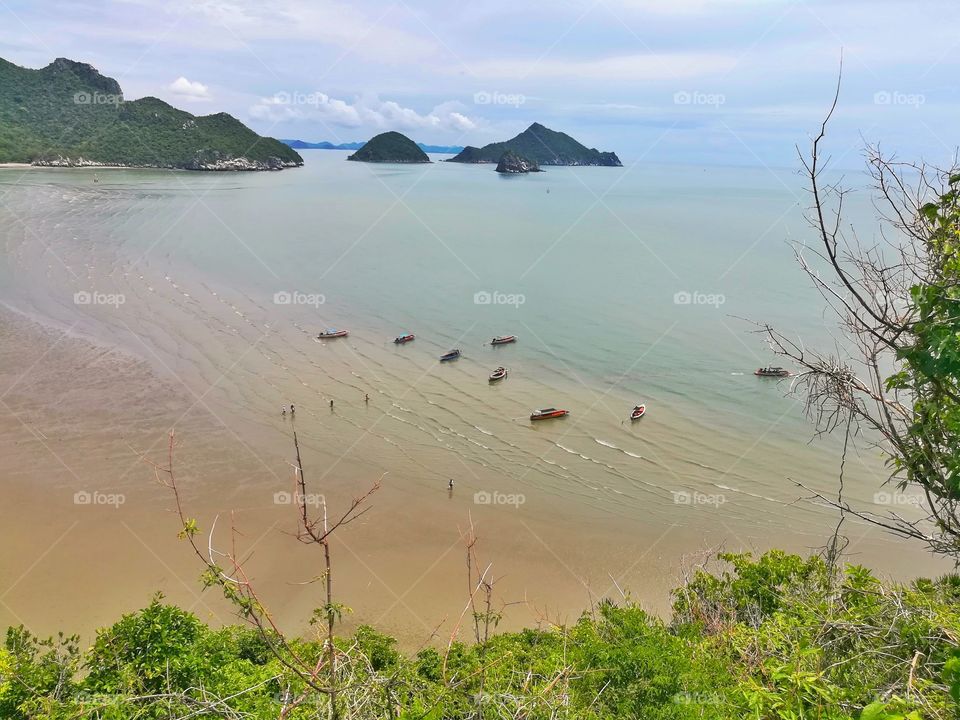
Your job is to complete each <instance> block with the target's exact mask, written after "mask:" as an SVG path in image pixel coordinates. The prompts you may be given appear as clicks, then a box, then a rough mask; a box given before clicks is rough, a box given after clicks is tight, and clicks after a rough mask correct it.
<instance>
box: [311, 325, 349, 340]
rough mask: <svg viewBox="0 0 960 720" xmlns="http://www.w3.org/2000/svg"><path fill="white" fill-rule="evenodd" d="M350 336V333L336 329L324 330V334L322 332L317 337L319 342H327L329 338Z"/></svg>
mask: <svg viewBox="0 0 960 720" xmlns="http://www.w3.org/2000/svg"><path fill="white" fill-rule="evenodd" d="M349 334H350V333H349V332H348V331H346V330H337V329H336V328H329V329H327V330H323V331H322V332H320V333H319V334H318V335H317V340H327V339H329V338H339V337H346V336H347V335H349Z"/></svg>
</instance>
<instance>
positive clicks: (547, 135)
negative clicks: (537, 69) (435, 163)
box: [448, 123, 623, 167]
mask: <svg viewBox="0 0 960 720" xmlns="http://www.w3.org/2000/svg"><path fill="white" fill-rule="evenodd" d="M508 150H509V151H512V152H513V153H515V154H516V155H519V156H520V157H522V158H525V159H526V160H527V161H530V162H534V163H537V164H539V165H601V166H605V167H623V163H621V162H620V158H618V157H617V155H616V153H612V152H601V151H599V150H596V149H595V148H588V147H586V146H585V145H583V144H581V143H579V142H577V141H576V140H574V139H573V138H572V137H570V136H569V135H567V134H566V133H562V132H557V131H556V130H551V129H550V128H548V127H544V126H543V125H541V124H540V123H533V125H531V126H530V127H528V128H527V129H526V130H524V131H523V132H522V133H520V134H519V135H517V136H516V137H515V138H512V139H511V140H507V141H505V142H498V143H490V144H489V145H484V146H483V147H482V148H477V147H472V146H469V145H468V146H467V147H465V148H464V149H463V152H461V153H460V154H459V155H457V156H456V157H453V158H451V159H450V160H449V161H448V162H462V163H498V162H499V161H500V159H501V158H502V157H503V154H504V153H505V152H507V151H508Z"/></svg>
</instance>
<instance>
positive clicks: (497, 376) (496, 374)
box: [490, 367, 507, 382]
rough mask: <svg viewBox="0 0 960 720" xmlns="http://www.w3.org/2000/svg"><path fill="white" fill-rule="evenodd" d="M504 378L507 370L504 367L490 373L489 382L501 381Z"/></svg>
mask: <svg viewBox="0 0 960 720" xmlns="http://www.w3.org/2000/svg"><path fill="white" fill-rule="evenodd" d="M506 376H507V369H506V368H505V367H498V368H497V369H496V370H494V371H493V372H492V373H490V382H496V381H497V380H503V379H504V378H505V377H506Z"/></svg>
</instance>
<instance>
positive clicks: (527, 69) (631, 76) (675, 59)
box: [470, 53, 737, 81]
mask: <svg viewBox="0 0 960 720" xmlns="http://www.w3.org/2000/svg"><path fill="white" fill-rule="evenodd" d="M736 64H737V58H736V57H734V56H733V55H722V54H707V53H644V54H638V55H618V56H612V57H606V58H600V59H590V60H573V59H571V60H565V59H562V58H540V59H537V60H490V61H486V62H481V63H471V65H470V69H471V70H472V71H473V74H474V75H476V76H477V77H483V78H489V79H515V80H526V79H543V78H564V79H572V78H580V79H589V80H605V81H624V80H671V79H673V80H677V79H690V78H697V77H703V76H708V75H714V74H722V73H725V72H728V71H729V70H731V69H733V67H734V66H735V65H736Z"/></svg>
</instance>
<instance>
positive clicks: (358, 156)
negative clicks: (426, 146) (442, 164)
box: [347, 132, 430, 163]
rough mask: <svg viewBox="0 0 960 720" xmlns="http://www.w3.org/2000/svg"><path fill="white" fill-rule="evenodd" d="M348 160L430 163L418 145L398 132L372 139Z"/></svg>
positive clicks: (386, 133) (382, 134)
mask: <svg viewBox="0 0 960 720" xmlns="http://www.w3.org/2000/svg"><path fill="white" fill-rule="evenodd" d="M347 160H356V161H358V162H372V163H428V162H430V158H428V157H427V154H426V153H425V152H424V151H423V150H421V149H420V148H419V147H418V146H417V144H416V143H415V142H414V141H413V140H411V139H410V138H408V137H407V136H406V135H402V134H401V133H398V132H385V133H380V134H379V135H375V136H374V137H372V138H370V140H368V141H367V143H366V144H365V145H364V146H363V147H362V148H360V149H359V150H357V151H356V152H355V153H354V154H353V155H350V156H349V157H347Z"/></svg>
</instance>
